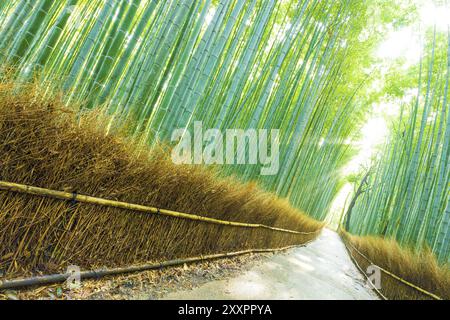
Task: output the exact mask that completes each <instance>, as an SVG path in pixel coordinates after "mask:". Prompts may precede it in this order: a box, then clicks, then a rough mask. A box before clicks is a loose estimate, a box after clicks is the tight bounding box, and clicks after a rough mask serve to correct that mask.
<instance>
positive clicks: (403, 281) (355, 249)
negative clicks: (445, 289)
mask: <svg viewBox="0 0 450 320" xmlns="http://www.w3.org/2000/svg"><path fill="white" fill-rule="evenodd" d="M344 244H345V247H346V248H347V250H348V251H349V252H350V249H349V248H348V247H347V246H350V247H351V249H353V250H354V251H356V253H358V254H359V255H360V256H361V257H362V258H363V259H364V260H366V261H367V262H369V263H370V264H371V265H373V266H375V267H377V268H378V269H380V271H381V272H383V273H384V274H386V275H388V276H390V277H391V278H393V279H395V280H397V281H400V282H401V283H403V284H405V285H407V286H408V287H410V288H413V289H415V290H416V291H419V292H420V293H422V294H425V295H427V296H429V297H431V298H433V299H435V300H442V298H441V297H439V296H437V295H435V294H434V293H431V292H428V291H427V290H425V289H422V288H421V287H418V286H416V285H415V284H413V283H411V282H409V281H406V280H405V279H403V278H401V277H399V276H397V275H395V274H393V273H392V272H390V271H388V270H386V269H384V268H382V267H380V266H378V265H376V264H375V263H373V262H372V261H371V260H370V259H369V258H368V257H367V256H366V255H365V254H364V253H362V252H361V251H359V250H358V249H357V248H355V246H353V245H352V244H351V243H350V242H348V241H347V240H345V239H344ZM350 255H351V256H352V257H353V255H352V254H351V253H350ZM362 272H363V273H364V275H365V274H366V273H365V272H364V271H362Z"/></svg>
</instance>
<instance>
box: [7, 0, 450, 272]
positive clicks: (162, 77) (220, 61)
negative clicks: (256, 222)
mask: <svg viewBox="0 0 450 320" xmlns="http://www.w3.org/2000/svg"><path fill="white" fill-rule="evenodd" d="M425 2H429V3H431V4H433V5H435V6H437V7H446V8H449V6H450V4H449V3H448V2H447V1H444V0H443V1H431V0H430V1H420V0H417V1H415V0H414V1H413V0H404V1H395V3H393V2H392V1H388V0H373V1H363V0H339V1H323V0H283V1H275V0H248V1H243V0H171V1H156V0H127V1H120V0H89V1H87V0H61V1H54V0H8V1H1V2H0V77H1V78H2V79H4V80H2V81H3V82H4V83H8V82H11V81H12V82H13V83H14V84H15V85H16V86H17V88H19V89H16V91H17V90H20V86H23V85H26V84H29V83H37V84H39V86H40V88H41V91H39V95H40V96H42V97H47V96H49V97H50V96H54V95H57V96H61V99H62V103H63V105H64V107H65V108H68V109H70V110H73V112H75V113H76V118H77V119H78V121H79V122H80V123H82V122H83V121H82V119H84V118H83V117H85V116H86V115H89V114H91V113H92V112H94V114H96V115H97V116H98V117H100V114H101V115H102V116H105V117H107V119H108V120H107V122H106V123H105V124H104V126H105V130H106V132H110V131H111V132H112V131H114V130H116V129H118V128H120V129H122V130H124V131H125V132H126V136H127V139H130V140H129V141H134V142H133V143H137V144H139V145H140V146H144V148H148V149H149V150H150V149H153V148H155V146H159V147H161V150H164V151H163V152H169V151H168V150H170V148H171V147H173V142H172V141H171V137H172V133H173V132H174V130H176V129H180V128H181V129H184V130H186V132H188V131H192V130H194V126H195V123H197V122H199V121H201V122H202V124H203V127H204V128H214V129H218V130H220V131H221V132H225V131H226V130H228V129H242V130H246V129H249V128H251V129H257V130H258V129H268V130H271V129H279V136H278V141H279V160H278V161H279V171H278V173H277V174H273V175H261V174H260V167H259V166H257V165H249V164H242V163H241V164H237V165H227V164H220V165H217V166H214V170H217V172H218V175H217V177H215V178H214V179H235V180H232V181H236V183H242V184H256V185H258V188H261V190H263V191H261V192H266V193H264V194H265V196H264V197H262V198H261V199H269V198H268V197H269V194H271V195H276V197H277V198H281V199H284V200H283V201H286V202H287V203H288V205H289V206H292V207H293V208H295V210H299V211H300V212H302V213H304V214H305V215H307V216H309V218H313V219H315V220H318V221H325V220H326V219H327V217H329V213H330V210H331V207H332V205H333V202H334V201H335V199H336V197H337V196H338V195H339V193H340V192H342V190H343V187H344V186H345V185H346V184H349V183H350V184H351V186H352V190H353V191H352V192H351V193H350V194H348V195H347V201H346V202H345V204H343V206H342V208H339V212H341V214H340V217H339V218H337V219H338V220H339V221H340V227H341V228H345V229H346V231H348V232H349V233H351V234H353V235H359V236H379V237H382V238H385V239H395V240H396V241H397V242H398V243H399V244H400V245H401V246H402V247H404V248H409V249H412V250H414V251H417V252H419V251H422V250H430V251H431V252H433V254H434V256H435V257H436V258H437V259H438V260H439V262H440V263H441V264H445V263H448V262H450V93H449V90H450V88H449V81H450V29H449V26H448V23H449V21H450V19H449V20H447V21H446V23H447V26H444V27H442V26H441V25H439V26H438V25H436V24H434V25H433V24H432V23H429V24H424V23H422V22H421V19H420V13H421V11H420V10H421V9H420V8H421V6H422V5H423V4H424V3H425ZM406 27H408V28H410V29H411V30H414V33H415V35H417V37H418V39H419V40H418V43H419V44H420V46H419V48H418V52H417V54H418V58H417V59H416V60H414V61H413V62H411V63H408V64H405V61H404V58H402V57H401V56H399V57H396V58H395V59H393V60H388V59H384V60H383V59H382V58H380V57H379V56H377V55H376V54H375V52H376V51H377V48H379V47H380V45H381V44H382V43H383V41H384V40H385V39H386V37H387V35H388V34H389V33H392V32H396V31H397V30H403V29H404V28H406ZM381 50H383V49H381ZM402 59H403V60H402ZM380 105H383V106H386V105H387V106H388V107H387V109H384V111H383V113H382V115H381V116H379V114H380V112H379V111H377V110H379V109H377V108H380V107H379V106H380ZM385 108H386V107H385ZM24 110H25V109H24ZM377 112H378V113H377ZM374 113H377V114H378V117H382V118H383V119H384V120H383V121H385V122H386V125H387V134H386V135H385V137H384V138H383V142H382V143H380V144H378V145H377V146H375V148H374V150H373V151H372V154H371V155H370V157H369V158H368V159H367V161H366V162H365V163H364V164H360V165H359V166H358V167H357V168H355V170H353V172H352V173H351V174H348V173H347V174H346V173H344V172H345V170H344V169H345V168H346V166H347V165H348V164H349V163H350V162H351V161H352V159H354V157H356V156H357V155H358V154H359V152H360V145H359V144H358V143H357V142H358V141H360V139H361V136H362V133H361V132H362V131H361V130H362V128H363V127H364V125H365V124H366V123H367V122H368V121H369V120H370V119H371V117H373V115H374ZM43 118H45V117H43ZM0 119H1V116H0ZM1 129H2V123H1V120H0V131H1ZM373 131H377V128H375V129H373ZM58 132H59V131H58ZM372 134H376V132H372ZM5 137H7V134H6V133H5ZM11 141H15V140H11ZM11 143H13V142H11ZM204 144H206V143H204ZM16 147H17V148H20V145H17V146H16ZM105 148H106V149H107V148H108V147H107V146H106V145H105ZM114 148H115V147H114ZM114 148H112V149H111V150H113V149H114ZM5 150H6V149H5ZM8 150H9V149H8ZM50 151H51V150H50ZM105 152H106V151H105ZM50 153H51V152H50ZM42 156H43V157H45V155H42ZM24 157H25V156H24ZM5 161H6V160H5ZM86 161H88V162H89V160H86ZM117 161H118V160H117ZM4 163H8V162H7V161H6V162H4ZM0 166H7V165H5V164H2V162H1V159H0ZM194 167H195V166H194ZM197 167H198V166H197ZM33 170H34V169H33ZM148 170H150V169H148ZM171 170H172V169H171ZM173 170H178V169H173ZM189 170H190V169H189ZM1 172H2V171H0V180H5V177H6V176H8V175H7V173H4V175H2V174H1ZM5 172H6V171H5ZM8 172H9V171H8ZM192 174H193V175H194V174H195V173H192ZM74 175H75V174H74ZM106 175H108V173H106ZM186 175H187V176H188V175H189V174H186ZM108 176H109V175H108ZM178 176H183V174H181V173H178ZM230 177H232V178H230ZM49 179H50V178H49ZM55 179H56V178H55ZM149 179H152V178H151V177H150V178H149ZM67 180H70V179H69V178H68V179H67ZM203 180H204V179H203V178H202V179H200V178H199V179H198V181H203ZM24 181H25V180H24ZM49 181H53V180H51V179H50V180H49ZM55 181H56V180H55ZM102 181H103V180H102ZM106 181H107V180H106V178H105V183H106ZM108 181H109V180H108ZM177 181H178V180H177ZM230 181H231V180H230ZM10 182H21V181H10ZM49 183H50V182H49ZM64 183H66V182H64ZM197 183H200V182H197ZM229 183H231V182H229ZM49 185H51V184H49ZM43 186H45V187H48V186H47V185H45V184H43ZM52 186H54V185H52ZM61 186H63V182H61ZM142 186H144V185H142ZM105 188H106V187H105ZM223 188H224V187H223ZM50 189H52V188H50ZM53 189H55V188H53ZM232 189H233V188H232V187H230V192H232ZM80 190H82V188H78V189H77V192H81V191H80ZM87 190H91V189H89V188H87ZM99 190H100V189H99ZM130 190H132V188H130ZM214 190H216V189H214ZM214 190H213V191H214ZM227 190H228V189H227ZM71 192H72V191H71ZM192 192H193V193H195V189H193V191H192ZM258 192H259V191H258ZM208 194H209V193H208ZM91 195H92V192H91ZM94 196H95V195H94ZM124 197H125V196H124ZM224 197H226V195H225V196H224ZM255 197H256V196H255ZM118 199H122V198H120V197H119V196H118ZM124 199H128V198H126V197H125V198H124ZM146 199H147V198H146ZM192 199H197V200H196V201H198V202H199V203H206V202H207V200H205V199H209V198H207V196H205V197H203V196H202V197H200V196H198V197H197V198H196V197H195V196H194V195H193V196H192ZM270 199H271V198H270ZM224 201H225V200H224ZM252 201H253V202H255V203H256V202H260V201H262V200H252ZM264 201H265V200H264ZM267 201H268V200H267ZM277 201H278V200H277ZM280 201H281V200H280ZM129 202H131V201H129ZM163 203H164V202H163ZM177 203H179V202H177ZM146 204H148V205H152V203H146ZM172 204H173V203H172ZM172 204H168V203H167V204H162V206H163V205H166V206H168V207H169V208H172V209H179V208H178V207H177V206H176V205H175V204H173V207H171V205H172ZM202 205H203V204H202ZM205 206H206V205H203V207H202V206H201V205H200V204H198V206H196V207H195V208H196V209H195V210H200V211H201V210H202V208H207V207H205ZM246 206H248V205H243V207H246ZM181 208H183V207H181ZM192 208H194V207H192ZM208 208H209V207H208ZM223 208H224V209H223V210H225V208H228V207H226V206H225V205H224V206H223ZM230 208H234V207H231V206H230ZM192 210H194V209H192ZM239 210H240V209H239ZM280 210H281V209H276V210H275V211H277V212H279V211H280ZM289 210H291V209H289ZM179 211H182V210H181V209H180V210H179ZM185 211H186V208H185ZM252 212H253V211H252ZM280 212H281V211H280ZM189 213H192V214H200V213H201V212H189ZM252 214H253V213H252ZM254 214H255V216H257V213H254ZM281 214H282V213H281ZM0 215H1V213H0ZM261 215H262V213H261ZM239 219H240V218H237V220H238V221H241V220H239ZM249 219H250V218H249ZM261 219H262V218H261ZM244 220H245V219H244ZM270 221H275V220H270ZM270 221H269V222H270ZM277 221H278V220H277ZM244 222H250V223H251V222H252V221H244ZM267 224H269V223H267ZM0 225H1V218H0ZM136 227H137V226H136ZM282 227H286V228H288V227H289V223H288V222H286V225H282ZM119 234H120V233H119ZM0 239H1V236H0ZM99 241H100V240H99ZM277 241H278V240H277ZM280 241H281V240H280ZM283 241H284V240H283ZM289 241H290V240H289ZM11 243H12V242H11ZM280 243H281V242H280ZM283 243H284V242H283ZM289 243H290V242H289ZM124 246H125V245H124ZM125 247H126V246H125ZM21 248H22V247H20V246H19V249H21ZM136 250H138V249H136ZM192 252H194V251H192ZM0 256H1V252H0ZM56 256H57V255H56V254H55V255H54V257H56ZM58 257H59V256H58ZM61 259H63V256H62V255H61ZM64 259H65V258H64ZM105 259H106V258H105ZM61 261H63V260H61ZM64 261H65V260H64ZM102 261H103V260H102ZM120 262H121V263H122V262H123V263H124V262H125V260H123V261H122V260H120ZM0 267H1V263H0ZM0 269H1V268H0Z"/></svg>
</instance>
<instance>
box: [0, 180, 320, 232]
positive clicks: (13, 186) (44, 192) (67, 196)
mask: <svg viewBox="0 0 450 320" xmlns="http://www.w3.org/2000/svg"><path fill="white" fill-rule="evenodd" d="M0 190H7V191H12V192H18V193H25V194H30V195H37V196H44V197H50V198H55V199H60V200H69V201H70V200H72V201H75V202H81V203H88V204H95V205H100V206H106V207H114V208H120V209H126V210H131V211H139V212H146V213H152V214H160V215H163V216H169V217H174V218H180V219H188V220H197V221H202V222H208V223H213V224H220V225H228V226H235V227H246V228H264V229H270V230H274V231H280V232H286V233H293V234H304V235H308V234H315V233H317V232H319V231H320V229H318V230H316V231H313V232H301V231H294V230H287V229H282V228H276V227H270V226H266V225H263V224H252V223H243V222H234V221H223V220H218V219H214V218H207V217H202V216H198V215H194V214H188V213H182V212H176V211H171V210H166V209H159V208H156V207H149V206H143V205H139V204H132V203H126V202H121V201H114V200H108V199H102V198H96V197H91V196H86V195H81V194H76V193H69V192H63V191H56V190H50V189H45V188H39V187H33V186H28V185H24V184H18V183H12V182H6V181H0Z"/></svg>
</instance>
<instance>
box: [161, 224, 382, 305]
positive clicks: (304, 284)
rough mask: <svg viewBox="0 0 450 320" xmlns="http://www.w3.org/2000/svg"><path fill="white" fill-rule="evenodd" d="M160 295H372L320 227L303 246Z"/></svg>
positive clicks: (340, 244)
mask: <svg viewBox="0 0 450 320" xmlns="http://www.w3.org/2000/svg"><path fill="white" fill-rule="evenodd" d="M163 299H358V300H361V299H364V300H367V299H377V296H376V295H375V294H374V293H373V291H372V290H370V289H369V287H368V286H367V285H366V283H365V280H364V278H363V276H362V275H361V273H360V272H359V271H358V270H357V268H356V267H355V266H354V264H353V263H352V261H351V259H350V257H349V255H348V253H347V251H346V249H345V246H344V244H343V242H342V240H341V239H340V237H339V235H338V234H337V233H335V232H333V231H331V230H328V229H325V230H324V231H323V232H322V234H321V235H320V236H319V238H318V239H317V240H315V241H314V242H312V243H310V244H309V245H307V246H306V247H301V248H295V249H291V250H288V251H286V252H285V253H280V254H276V255H273V256H272V257H270V258H268V259H267V260H266V261H265V262H263V263H262V264H259V265H257V266H255V267H253V268H252V269H250V270H248V271H246V272H244V273H242V274H241V275H238V276H235V277H232V278H228V279H226V280H217V281H211V282H208V283H206V284H204V285H202V286H200V287H197V288H195V289H192V290H185V291H178V292H173V293H170V294H168V295H167V296H165V297H164V298H163Z"/></svg>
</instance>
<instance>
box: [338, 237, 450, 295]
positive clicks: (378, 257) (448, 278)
mask: <svg viewBox="0 0 450 320" xmlns="http://www.w3.org/2000/svg"><path fill="white" fill-rule="evenodd" d="M341 235H342V236H343V237H344V240H345V241H348V242H349V243H350V244H352V245H353V246H354V247H355V248H356V249H357V250H358V251H360V252H361V253H362V254H364V255H365V256H366V257H367V258H368V259H369V260H371V261H372V262H373V263H374V264H376V265H378V266H380V267H382V268H383V269H386V270H387V271H389V272H391V273H393V274H395V275H397V276H399V277H400V278H402V279H404V280H406V281H408V282H410V283H412V284H414V285H416V286H418V287H420V288H422V289H425V290H426V291H428V292H431V293H433V294H435V295H437V296H439V297H441V298H442V299H446V300H448V299H450V269H449V266H448V265H439V264H438V262H437V259H436V258H435V256H434V255H433V253H432V252H430V251H429V250H423V251H421V252H414V251H412V250H410V249H407V248H403V247H401V246H400V245H399V244H398V243H397V242H396V241H395V240H393V239H383V238H380V237H373V236H367V237H358V236H354V235H350V234H348V233H345V232H341ZM348 248H349V249H350V251H351V253H352V255H353V257H354V258H355V259H356V261H357V262H358V264H359V265H360V266H361V267H362V269H363V270H366V269H367V267H368V266H369V263H368V262H367V260H366V259H364V258H363V257H361V255H359V254H358V253H357V252H356V250H354V249H352V248H351V247H350V246H349V247H348ZM381 274H382V279H381V292H382V293H383V294H384V295H385V296H386V297H387V298H389V299H395V300H412V299H429V297H428V296H427V295H424V294H423V293H421V292H419V291H417V290H415V289H412V288H411V287H409V286H407V285H406V284H403V283H402V282H400V281H398V280H395V279H393V278H392V277H390V276H388V275H386V274H384V273H381Z"/></svg>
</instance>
